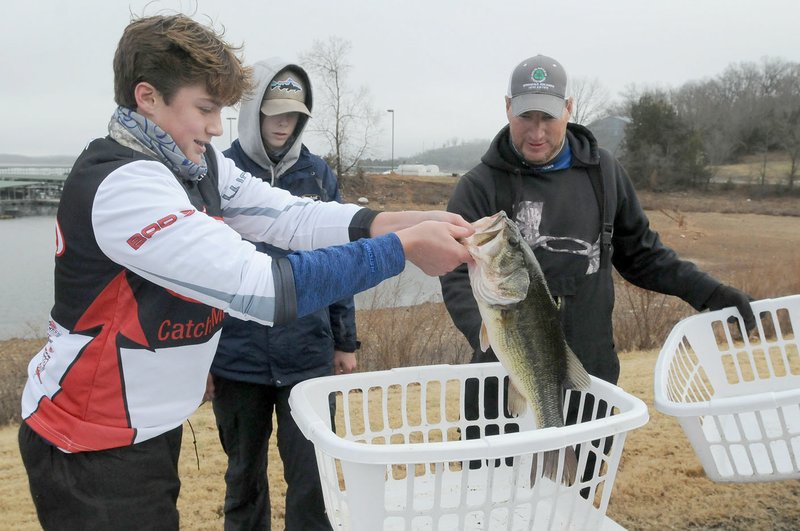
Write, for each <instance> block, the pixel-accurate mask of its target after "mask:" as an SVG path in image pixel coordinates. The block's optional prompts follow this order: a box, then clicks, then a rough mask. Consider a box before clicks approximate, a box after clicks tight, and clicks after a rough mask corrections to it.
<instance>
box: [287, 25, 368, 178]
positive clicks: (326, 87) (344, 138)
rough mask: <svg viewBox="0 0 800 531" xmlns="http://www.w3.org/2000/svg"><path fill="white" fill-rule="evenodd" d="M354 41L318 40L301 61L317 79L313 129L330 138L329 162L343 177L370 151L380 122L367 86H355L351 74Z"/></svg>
mask: <svg viewBox="0 0 800 531" xmlns="http://www.w3.org/2000/svg"><path fill="white" fill-rule="evenodd" d="M350 48H351V43H350V41H348V40H345V39H342V38H340V37H336V36H331V37H329V38H328V40H327V41H320V40H315V41H314V43H313V45H312V46H311V49H310V50H308V51H306V52H304V53H302V54H301V55H300V64H301V65H302V66H303V67H304V68H305V69H306V70H307V71H308V73H309V75H310V76H311V77H312V79H313V82H314V87H315V90H314V94H315V95H316V96H318V99H319V100H320V101H318V102H317V103H316V104H315V105H314V109H313V113H314V120H313V121H312V122H311V124H312V127H311V128H310V131H311V132H314V133H318V134H321V135H322V136H324V137H325V139H326V140H327V141H328V144H329V146H330V152H329V153H328V155H327V156H326V159H327V160H328V162H329V163H330V164H331V165H332V166H333V168H334V170H336V174H337V175H338V176H339V177H340V178H342V177H343V176H344V175H345V174H347V173H348V172H349V171H350V170H352V169H353V167H355V166H356V165H357V164H358V162H359V161H360V160H361V159H362V158H364V157H365V156H366V155H367V153H368V152H369V147H370V142H371V135H372V133H373V130H374V129H375V126H376V124H377V123H378V121H379V117H378V114H377V112H376V111H375V110H374V108H373V107H372V104H371V102H370V95H369V90H368V89H367V87H365V86H361V87H358V88H356V89H354V88H352V87H351V86H350V85H349V84H348V76H349V73H350V70H351V68H352V65H350V63H348V59H347V57H348V55H349V53H350Z"/></svg>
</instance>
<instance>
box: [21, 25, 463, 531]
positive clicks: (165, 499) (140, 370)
mask: <svg viewBox="0 0 800 531" xmlns="http://www.w3.org/2000/svg"><path fill="white" fill-rule="evenodd" d="M236 52H237V50H236V48H233V47H231V46H230V45H229V44H228V43H226V42H225V41H224V40H222V36H221V35H220V34H218V33H216V32H215V31H214V30H213V29H212V28H209V27H206V26H203V25H201V24H199V23H197V22H195V21H194V20H192V19H191V18H189V17H187V16H184V15H171V16H166V15H162V16H152V17H144V18H140V19H137V20H134V21H133V22H131V23H130V24H129V25H128V26H127V28H126V29H125V31H124V32H123V35H122V38H121V40H120V42H119V45H118V47H117V51H116V54H115V56H114V61H113V65H114V92H115V101H116V103H117V108H116V109H115V110H114V112H113V113H112V116H111V120H110V122H109V125H108V136H106V137H104V138H99V139H96V140H94V141H92V142H90V143H89V144H88V145H87V147H86V149H85V150H84V152H83V153H82V154H81V155H80V156H79V158H78V159H77V160H76V162H75V164H74V166H73V168H72V171H71V173H70V175H69V176H68V177H67V179H66V181H65V184H64V189H63V193H62V197H61V202H60V205H59V209H58V213H57V215H56V249H55V303H54V305H53V308H52V310H51V314H50V320H49V327H48V341H47V344H46V345H45V346H44V348H43V349H42V350H41V351H40V352H39V353H38V354H37V355H36V356H35V357H34V358H33V359H32V360H31V363H30V365H29V370H28V380H27V383H26V386H25V389H24V391H23V396H22V418H23V423H22V425H21V426H20V431H19V445H20V453H21V456H22V460H23V463H24V465H25V468H26V471H27V474H28V479H29V485H30V489H31V495H32V498H33V501H34V504H35V506H36V510H37V514H38V517H39V521H40V523H41V525H42V527H43V528H44V529H165V530H177V529H178V528H179V518H178V510H177V507H176V502H177V499H178V494H179V491H180V479H179V477H178V457H179V452H180V446H181V436H182V425H183V422H184V421H185V420H186V419H187V418H188V417H189V416H190V415H191V414H192V413H193V412H194V411H195V409H196V408H197V406H198V405H200V403H201V401H202V399H203V394H204V391H205V387H206V376H207V375H208V371H209V367H210V365H211V362H212V358H213V356H214V353H215V351H216V347H217V342H218V341H219V337H220V330H221V327H222V321H223V317H224V314H230V315H234V316H237V317H240V318H243V319H251V320H255V321H258V322H260V323H262V324H266V325H272V324H281V323H286V322H289V321H291V320H293V319H296V318H297V317H302V316H304V315H308V314H310V313H311V312H314V311H315V310H317V309H319V308H323V307H326V306H328V305H330V304H331V303H333V302H334V301H337V300H341V299H342V298H344V297H346V296H350V295H352V294H354V293H356V292H358V291H361V290H364V289H367V288H369V287H371V286H374V285H376V284H377V283H379V282H380V281H382V280H384V279H385V278H388V277H390V276H393V275H396V274H398V273H399V272H400V271H402V269H403V267H404V264H405V261H406V260H408V261H411V262H412V263H414V264H415V265H417V266H419V267H420V268H421V269H422V270H423V271H425V272H426V273H428V274H430V275H440V274H443V273H445V272H447V271H449V270H451V269H452V268H453V267H455V266H457V265H458V264H460V263H463V262H464V261H466V260H469V255H468V253H467V250H466V249H465V248H464V247H463V246H462V245H461V244H460V243H459V242H458V239H460V238H463V237H467V236H469V235H470V234H472V232H473V229H472V227H471V226H470V225H469V224H468V223H466V222H465V221H464V220H463V219H462V218H461V216H459V215H457V214H451V213H447V212H438V211H433V212H419V211H408V212H376V211H372V210H369V209H365V208H361V207H358V206H356V205H345V204H339V203H336V202H328V203H326V202H319V201H313V200H312V199H309V198H301V197H296V196H293V195H291V194H290V193H289V192H286V191H284V190H280V189H277V188H273V187H271V186H270V185H269V184H268V183H265V182H264V181H262V180H261V179H258V178H254V177H253V176H251V175H250V174H248V173H246V172H243V171H241V170H240V169H238V168H237V167H236V166H235V165H234V163H233V162H232V161H230V160H228V159H226V158H225V157H224V156H222V154H221V153H220V152H219V151H218V150H217V149H216V148H214V147H213V146H212V145H211V144H210V141H211V138H212V137H214V136H219V135H221V134H222V132H223V129H222V123H221V111H222V109H223V108H224V107H225V106H228V105H233V104H235V103H236V102H238V101H239V99H240V98H241V96H242V95H243V94H244V93H246V92H248V91H249V89H250V88H251V84H252V81H251V77H252V73H251V70H250V69H249V68H247V67H244V66H243V65H242V63H241V60H240V58H239V57H238V56H237V53H236ZM243 237H245V238H247V239H248V240H251V241H263V242H267V243H271V244H272V245H275V246H277V247H281V248H284V249H287V250H289V251H291V252H290V253H289V254H288V255H286V256H284V257H281V258H278V259H273V258H272V257H270V256H269V255H267V254H265V253H259V252H257V251H256V249H255V247H254V246H253V245H252V244H251V243H248V242H247V241H244V240H243V239H242V238H243Z"/></svg>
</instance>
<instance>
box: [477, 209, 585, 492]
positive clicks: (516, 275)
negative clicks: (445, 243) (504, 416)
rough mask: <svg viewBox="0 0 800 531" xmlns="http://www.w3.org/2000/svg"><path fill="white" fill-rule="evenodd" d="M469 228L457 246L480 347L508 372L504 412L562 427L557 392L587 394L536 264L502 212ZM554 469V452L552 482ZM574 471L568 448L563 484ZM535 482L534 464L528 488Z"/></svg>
mask: <svg viewBox="0 0 800 531" xmlns="http://www.w3.org/2000/svg"><path fill="white" fill-rule="evenodd" d="M473 226H474V227H475V233H474V234H473V235H472V236H470V237H469V238H465V239H464V240H463V243H464V245H466V247H467V249H468V250H469V252H470V254H471V255H472V257H473V258H474V260H475V263H474V264H470V265H469V279H470V284H471V286H472V293H473V295H474V296H475V300H476V301H477V302H478V308H479V309H480V313H481V318H482V320H483V322H482V324H481V332H480V341H481V349H482V350H483V351H484V352H485V351H486V350H487V349H488V348H489V347H490V346H491V347H492V350H493V351H494V353H495V355H496V356H497V358H498V359H499V360H500V363H502V364H503V367H504V368H505V369H506V371H508V375H509V384H508V410H509V413H511V414H512V415H514V416H519V415H521V414H522V413H524V412H525V407H526V405H528V406H530V407H531V409H532V410H533V413H534V416H535V418H536V427H537V428H551V427H561V426H564V420H563V413H562V412H563V406H564V394H563V389H564V388H565V387H566V388H572V389H584V390H585V389H588V387H589V385H590V379H589V374H588V373H587V372H586V370H585V369H584V368H583V365H582V364H581V362H580V361H579V360H578V357H577V356H576V355H575V354H574V353H573V352H572V350H570V348H569V346H568V345H567V342H566V339H565V337H564V331H563V329H562V327H561V320H560V318H559V312H558V308H557V306H556V304H555V301H554V300H553V297H552V296H551V295H550V290H549V289H548V287H547V282H546V281H545V278H544V274H543V273H542V269H541V267H540V266H539V262H538V261H537V260H536V257H535V256H534V254H533V251H532V250H531V248H530V247H529V246H528V244H527V243H526V242H525V240H524V238H523V237H522V234H521V233H520V231H519V228H518V227H517V225H516V224H515V223H513V222H512V221H511V220H509V219H508V217H507V216H506V214H505V212H502V211H501V212H499V213H498V214H495V215H494V216H490V217H485V218H482V219H480V220H478V221H476V222H475V223H473ZM558 465H559V452H558V450H552V451H548V452H545V454H544V459H543V467H542V468H543V475H544V476H547V477H548V478H550V479H552V480H553V481H558V479H559V478H557V477H556V476H557V474H558ZM577 468H578V461H577V456H576V454H575V450H574V449H573V448H572V447H570V446H568V447H567V448H566V449H565V452H564V467H563V473H562V476H561V478H560V479H561V481H562V482H563V483H565V484H568V485H572V484H573V483H574V482H575V478H576V475H577ZM536 477H537V461H536V459H534V461H533V467H532V469H531V485H532V484H533V483H534V481H535V478H536Z"/></svg>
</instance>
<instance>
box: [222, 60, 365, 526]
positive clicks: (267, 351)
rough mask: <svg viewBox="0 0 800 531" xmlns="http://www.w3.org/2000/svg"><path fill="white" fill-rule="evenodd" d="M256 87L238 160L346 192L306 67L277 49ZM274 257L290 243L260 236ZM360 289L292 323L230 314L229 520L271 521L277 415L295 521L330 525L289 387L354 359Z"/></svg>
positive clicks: (277, 179) (266, 173)
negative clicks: (320, 139) (309, 129)
mask: <svg viewBox="0 0 800 531" xmlns="http://www.w3.org/2000/svg"><path fill="white" fill-rule="evenodd" d="M254 78H255V83H256V90H255V91H254V92H253V95H252V97H250V98H248V99H245V100H244V101H243V102H242V104H241V109H240V112H239V120H238V129H239V138H238V139H237V140H236V141H234V142H233V144H232V145H231V147H230V148H229V149H228V150H226V151H225V152H224V154H225V156H226V157H228V158H230V159H232V160H233V161H235V162H236V165H237V166H238V167H239V168H242V169H243V170H246V171H248V172H250V173H251V174H253V175H254V176H256V177H259V178H261V179H263V180H264V181H266V182H268V183H270V184H271V185H272V186H275V187H278V188H283V189H285V190H288V191H289V192H291V193H292V194H293V195H297V196H303V197H312V198H314V199H317V200H320V201H340V200H341V196H340V194H339V186H338V182H337V179H336V175H335V174H334V173H333V171H332V170H331V168H330V167H329V166H328V164H327V163H326V162H325V161H324V160H323V159H322V158H320V157H318V156H317V155H314V154H312V153H311V152H310V151H309V150H308V148H307V147H306V146H305V145H303V142H302V134H303V130H304V128H305V126H306V124H307V123H308V120H309V119H310V118H311V109H312V107H313V98H312V92H311V83H310V80H309V78H308V75H307V74H306V72H305V71H304V70H303V69H302V68H301V67H299V66H298V65H295V64H290V63H288V62H286V61H284V60H282V59H278V58H273V59H268V60H265V61H260V62H258V63H256V64H255V65H254ZM255 245H256V246H257V248H258V250H259V251H261V252H265V253H267V254H269V255H270V256H273V257H280V256H284V255H285V254H286V251H283V250H281V249H277V248H275V247H272V246H270V245H267V244H262V243H255ZM357 348H358V341H357V340H356V322H355V307H354V304H353V298H352V297H349V298H347V299H345V300H341V301H338V302H336V303H334V304H332V305H330V306H329V307H327V308H324V309H322V310H319V311H317V312H314V313H312V314H311V315H308V316H306V317H303V318H301V319H298V320H296V321H294V322H292V323H289V324H286V325H282V326H273V327H266V326H262V325H259V324H258V323H254V322H248V321H242V320H238V319H235V318H232V317H231V318H227V319H226V320H225V322H224V323H223V331H222V337H221V338H220V342H219V347H218V349H217V354H216V356H215V358H214V364H213V365H212V367H211V373H212V380H213V386H214V399H213V406H214V414H215V416H216V419H217V427H218V429H219V436H220V441H221V442H222V446H223V448H224V450H225V452H226V453H227V455H228V469H227V472H226V474H225V482H226V494H225V529H269V528H270V514H271V511H270V503H269V483H268V480H267V444H268V441H269V438H270V436H271V435H272V431H273V426H272V418H273V413H274V414H275V415H276V417H277V423H278V430H277V437H278V450H279V452H280V454H281V459H282V460H283V467H284V477H285V479H286V483H287V491H286V516H285V523H286V529H287V530H293V529H296V530H317V529H326V530H328V529H330V524H329V523H328V520H327V517H326V516H325V505H324V501H323V498H322V488H321V486H320V479H319V473H318V472H317V465H316V459H315V456H314V446H313V444H312V443H311V442H310V441H308V440H307V439H306V438H305V437H304V436H303V434H302V433H301V432H300V430H299V428H298V427H297V425H296V424H295V422H294V419H293V418H292V416H291V413H290V411H289V402H288V401H289V393H290V392H291V390H292V388H293V387H294V385H295V384H296V383H298V382H301V381H303V380H307V379H309V378H315V377H318V376H326V375H329V374H332V373H335V374H343V373H350V372H352V371H353V369H355V367H356V358H355V351H356V349H357Z"/></svg>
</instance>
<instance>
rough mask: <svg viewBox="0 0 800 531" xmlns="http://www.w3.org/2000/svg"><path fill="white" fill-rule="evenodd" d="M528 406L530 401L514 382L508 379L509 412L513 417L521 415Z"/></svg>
mask: <svg viewBox="0 0 800 531" xmlns="http://www.w3.org/2000/svg"><path fill="white" fill-rule="evenodd" d="M527 406H528V401H527V400H525V397H524V396H523V395H522V393H520V392H519V390H518V389H517V387H516V386H515V385H514V382H512V381H511V380H509V381H508V412H509V413H511V416H512V417H519V416H520V415H522V414H523V413H525V408H526V407H527Z"/></svg>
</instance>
